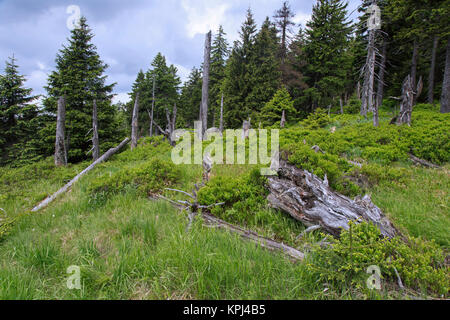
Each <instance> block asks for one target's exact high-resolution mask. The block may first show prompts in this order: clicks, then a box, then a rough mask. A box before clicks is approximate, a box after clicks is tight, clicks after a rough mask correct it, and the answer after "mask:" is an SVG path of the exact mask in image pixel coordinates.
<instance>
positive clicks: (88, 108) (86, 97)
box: [42, 17, 123, 162]
mask: <svg viewBox="0 0 450 320" xmlns="http://www.w3.org/2000/svg"><path fill="white" fill-rule="evenodd" d="M93 37H94V35H93V33H92V30H91V29H90V28H89V26H88V25H87V21H86V18H84V17H82V18H81V19H80V23H79V26H78V27H77V28H74V29H73V30H72V31H71V36H70V38H69V39H68V45H64V46H63V48H62V49H61V50H60V51H59V53H58V54H57V56H56V70H55V71H53V72H52V73H51V74H50V76H49V78H48V85H47V87H46V90H47V93H48V96H47V99H46V100H45V101H44V111H45V112H47V113H49V114H52V115H55V114H56V102H57V100H58V98H59V97H60V96H65V98H66V140H67V141H66V145H67V151H68V160H69V162H77V161H81V160H84V159H87V158H88V157H89V155H88V153H89V150H90V149H91V147H92V143H91V141H90V140H89V138H90V136H89V132H90V131H91V129H92V108H93V101H94V100H97V108H98V127H99V137H100V147H101V150H102V151H105V150H107V149H109V148H110V147H112V146H113V145H115V144H116V143H117V142H118V140H120V139H121V138H123V137H122V133H121V132H120V130H118V126H119V123H118V119H117V110H116V109H115V107H114V106H113V105H112V104H111V99H112V96H113V95H112V94H111V92H112V90H113V87H114V85H115V84H106V79H107V76H106V75H104V73H105V70H106V69H107V67H108V65H106V64H105V63H103V61H102V60H101V59H100V56H99V55H98V53H97V48H96V47H95V45H94V44H93V43H92V38H93ZM54 122H56V118H55V117H53V123H52V124H51V125H50V126H47V127H46V128H45V130H43V132H42V134H43V135H44V137H43V140H44V143H46V144H49V143H50V141H53V142H52V143H53V145H54V137H55V132H53V133H51V132H52V131H54V130H52V129H54V128H55V125H56V124H55V123H54ZM49 135H50V136H49ZM49 150H52V147H51V145H49V146H47V150H46V152H47V153H49Z"/></svg>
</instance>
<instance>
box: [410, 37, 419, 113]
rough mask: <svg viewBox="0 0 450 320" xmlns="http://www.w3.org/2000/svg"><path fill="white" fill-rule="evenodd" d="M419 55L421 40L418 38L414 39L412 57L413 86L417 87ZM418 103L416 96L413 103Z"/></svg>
mask: <svg viewBox="0 0 450 320" xmlns="http://www.w3.org/2000/svg"><path fill="white" fill-rule="evenodd" d="M418 55H419V42H418V41H417V39H414V44H413V54H412V59H411V87H412V88H413V90H414V88H416V83H417V82H416V80H417V79H416V75H417V58H418ZM415 104H416V97H415V96H414V97H413V105H415Z"/></svg>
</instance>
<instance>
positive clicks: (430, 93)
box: [428, 36, 439, 104]
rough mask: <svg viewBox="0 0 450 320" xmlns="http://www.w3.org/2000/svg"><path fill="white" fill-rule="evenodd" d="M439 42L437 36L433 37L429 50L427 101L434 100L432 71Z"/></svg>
mask: <svg viewBox="0 0 450 320" xmlns="http://www.w3.org/2000/svg"><path fill="white" fill-rule="evenodd" d="M438 44H439V37H438V36H434V38H433V49H432V50H431V64H430V73H429V75H428V103H429V104H432V103H433V102H434V73H435V71H436V52H437V47H438Z"/></svg>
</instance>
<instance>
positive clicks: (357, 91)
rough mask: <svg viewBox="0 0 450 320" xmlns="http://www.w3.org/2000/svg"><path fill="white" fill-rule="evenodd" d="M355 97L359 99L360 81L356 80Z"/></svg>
mask: <svg viewBox="0 0 450 320" xmlns="http://www.w3.org/2000/svg"><path fill="white" fill-rule="evenodd" d="M356 97H357V98H358V100H361V82H360V81H358V84H357V85H356Z"/></svg>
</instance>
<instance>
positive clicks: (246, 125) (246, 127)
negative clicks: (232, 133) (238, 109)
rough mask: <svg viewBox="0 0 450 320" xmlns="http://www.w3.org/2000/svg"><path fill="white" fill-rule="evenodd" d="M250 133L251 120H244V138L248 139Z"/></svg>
mask: <svg viewBox="0 0 450 320" xmlns="http://www.w3.org/2000/svg"><path fill="white" fill-rule="evenodd" d="M249 133H250V121H247V120H244V123H243V124H242V139H247V138H248V137H249Z"/></svg>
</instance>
